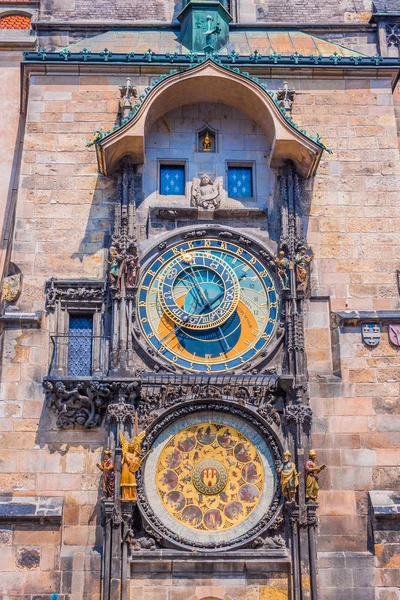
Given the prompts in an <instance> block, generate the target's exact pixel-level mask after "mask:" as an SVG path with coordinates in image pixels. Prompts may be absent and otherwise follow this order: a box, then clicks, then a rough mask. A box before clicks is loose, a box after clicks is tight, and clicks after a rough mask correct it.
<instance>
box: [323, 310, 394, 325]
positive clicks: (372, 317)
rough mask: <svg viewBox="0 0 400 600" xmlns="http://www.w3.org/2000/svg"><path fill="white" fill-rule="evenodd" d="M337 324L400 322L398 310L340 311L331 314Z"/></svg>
mask: <svg viewBox="0 0 400 600" xmlns="http://www.w3.org/2000/svg"><path fill="white" fill-rule="evenodd" d="M332 314H333V315H335V316H336V318H337V319H338V321H339V322H341V323H349V322H352V323H353V324H356V323H360V322H364V321H369V322H371V323H379V322H383V321H390V322H391V323H393V322H400V310H340V311H335V312H333V313H332Z"/></svg>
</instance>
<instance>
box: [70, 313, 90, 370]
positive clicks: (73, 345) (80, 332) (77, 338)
mask: <svg viewBox="0 0 400 600" xmlns="http://www.w3.org/2000/svg"><path fill="white" fill-rule="evenodd" d="M92 338H93V317H92V316H91V315H79V316H74V315H71V316H70V318H69V338H68V375H71V376H83V377H84V376H87V375H91V373H92Z"/></svg>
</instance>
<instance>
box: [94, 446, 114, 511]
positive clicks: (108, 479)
mask: <svg viewBox="0 0 400 600" xmlns="http://www.w3.org/2000/svg"><path fill="white" fill-rule="evenodd" d="M97 468H98V469H100V471H101V472H102V473H103V476H102V482H101V484H102V485H101V487H102V490H103V492H104V496H103V498H102V500H113V499H114V494H115V469H114V461H113V459H112V452H111V450H104V460H102V461H101V463H100V464H97Z"/></svg>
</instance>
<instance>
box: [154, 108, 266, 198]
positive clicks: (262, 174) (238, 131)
mask: <svg viewBox="0 0 400 600" xmlns="http://www.w3.org/2000/svg"><path fill="white" fill-rule="evenodd" d="M205 131H210V132H211V133H212V135H214V136H215V137H216V139H217V143H216V144H215V146H214V148H213V149H212V150H211V151H209V152H204V151H202V149H200V147H199V136H202V135H203V136H204V132H205ZM270 152H271V146H270V141H269V140H268V139H267V136H266V135H265V133H264V131H263V130H261V129H260V127H259V126H257V123H256V122H255V120H254V119H251V118H250V117H249V116H248V115H247V114H244V113H243V112H242V111H239V110H237V109H232V107H230V106H228V105H227V104H217V103H208V102H196V103H194V104H189V105H183V106H181V107H178V108H176V109H173V110H172V111H170V112H168V113H166V114H164V115H163V116H162V117H161V118H160V119H159V120H157V121H156V122H155V123H154V124H153V126H152V128H151V129H150V131H149V132H148V133H147V135H146V138H145V155H146V160H145V164H144V166H143V203H144V205H145V206H146V205H147V206H149V207H150V206H152V205H154V204H157V203H160V202H161V203H163V202H164V203H165V202H168V206H174V207H176V206H183V200H182V196H174V195H169V196H168V198H167V199H166V197H165V196H164V197H163V196H162V195H161V196H160V195H159V165H160V164H170V163H172V164H180V165H183V164H184V165H185V176H186V182H185V183H186V188H187V189H186V190H185V191H186V194H185V195H186V204H189V203H190V197H191V191H192V188H191V187H190V186H191V185H192V182H193V179H194V178H199V177H201V175H202V174H203V173H207V174H209V175H210V176H211V178H212V179H213V180H215V178H217V177H222V178H223V189H224V192H223V194H222V201H221V205H220V208H227V207H228V206H229V208H232V207H235V208H237V207H253V208H254V207H260V208H261V207H265V206H269V204H270V202H272V201H273V199H272V195H273V190H274V187H275V183H276V181H275V180H276V173H275V170H274V169H271V168H270V167H269V166H268V162H269V160H268V159H269V155H270ZM232 166H236V167H237V168H240V167H246V168H248V169H249V170H250V173H251V181H250V182H249V184H250V185H249V187H248V188H247V190H246V191H247V194H243V195H242V196H240V195H238V196H235V195H234V196H230V195H229V189H228V177H227V170H228V167H232ZM188 186H189V187H188ZM188 190H189V191H188Z"/></svg>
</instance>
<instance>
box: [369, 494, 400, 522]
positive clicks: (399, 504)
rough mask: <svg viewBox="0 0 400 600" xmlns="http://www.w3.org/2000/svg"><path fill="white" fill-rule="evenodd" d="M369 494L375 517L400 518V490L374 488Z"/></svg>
mask: <svg viewBox="0 0 400 600" xmlns="http://www.w3.org/2000/svg"><path fill="white" fill-rule="evenodd" d="M368 494H369V500H370V505H371V511H372V515H373V517H374V518H375V519H388V518H390V519H392V518H397V519H399V518H400V492H394V491H393V490H373V491H370V492H368Z"/></svg>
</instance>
